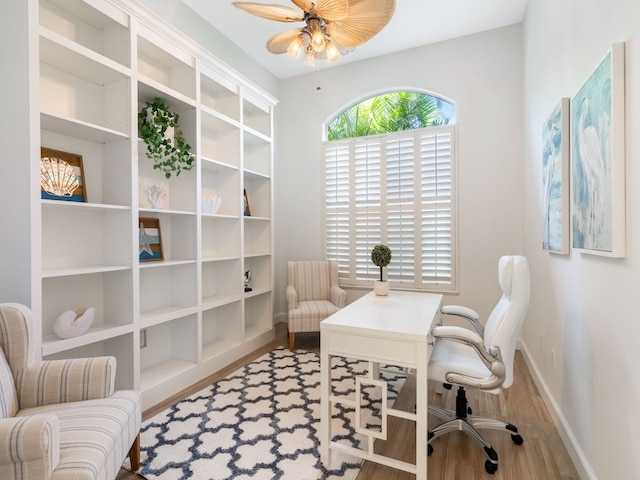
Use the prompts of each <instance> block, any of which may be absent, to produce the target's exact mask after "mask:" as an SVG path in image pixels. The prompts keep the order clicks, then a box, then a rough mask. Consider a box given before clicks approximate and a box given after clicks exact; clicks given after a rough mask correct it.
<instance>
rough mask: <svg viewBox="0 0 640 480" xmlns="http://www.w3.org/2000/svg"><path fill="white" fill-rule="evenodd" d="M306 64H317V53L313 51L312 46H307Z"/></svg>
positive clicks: (308, 65) (310, 65) (311, 65)
mask: <svg viewBox="0 0 640 480" xmlns="http://www.w3.org/2000/svg"><path fill="white" fill-rule="evenodd" d="M303 63H304V66H305V67H315V66H316V54H315V53H314V51H313V48H312V47H307V48H306V50H305V52H304V62H303Z"/></svg>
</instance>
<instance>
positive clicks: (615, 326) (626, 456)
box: [523, 0, 640, 480]
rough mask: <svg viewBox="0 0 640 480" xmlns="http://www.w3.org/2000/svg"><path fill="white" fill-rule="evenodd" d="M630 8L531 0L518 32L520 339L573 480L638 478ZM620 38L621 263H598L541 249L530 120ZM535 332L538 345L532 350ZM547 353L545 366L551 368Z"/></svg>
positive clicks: (598, 0) (636, 102)
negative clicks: (558, 425) (523, 276)
mask: <svg viewBox="0 0 640 480" xmlns="http://www.w3.org/2000/svg"><path fill="white" fill-rule="evenodd" d="M639 19H640V3H639V2H637V1H630V0H592V1H589V2H584V1H581V0H567V1H563V2H558V1H556V0H532V1H530V2H529V11H528V13H527V17H526V21H525V25H524V29H523V32H524V35H523V37H524V40H523V42H524V53H523V56H524V59H525V69H524V70H525V79H524V84H525V107H524V117H523V118H524V178H525V179H526V181H525V184H524V219H525V222H524V227H523V231H524V235H523V239H524V251H525V254H526V255H527V256H528V257H529V260H530V263H531V272H532V280H533V281H532V287H533V291H532V297H531V298H532V302H531V307H530V312H529V316H528V320H527V322H526V323H525V325H524V328H523V339H524V342H525V344H526V348H527V351H528V354H529V355H530V356H531V358H532V361H533V363H534V366H535V368H536V369H537V370H538V373H539V374H540V375H541V377H542V378H543V382H544V385H543V386H544V387H545V388H546V390H547V394H548V395H549V396H550V398H551V400H552V402H553V404H555V407H556V408H558V411H559V415H560V419H561V420H562V421H564V422H566V424H567V426H568V429H567V434H568V435H569V436H573V440H574V441H575V444H576V445H577V446H578V451H577V454H578V455H581V456H582V459H581V461H582V463H583V464H584V465H585V467H584V472H583V473H584V478H599V479H601V480H607V479H631V478H634V479H636V478H640V456H639V455H638V452H639V451H640V436H639V435H638V434H637V431H636V430H635V427H636V424H637V417H636V412H637V409H638V403H639V401H640V376H639V375H636V369H637V368H638V366H639V365H640V348H638V338H640V322H639V321H638V315H637V309H636V308H635V307H636V300H637V299H636V295H638V287H639V286H640V265H639V264H638V220H637V219H638V207H637V205H638V204H639V201H640V194H639V193H638V188H637V186H638V185H640V170H639V169H638V168H637V164H638V161H637V160H638V153H639V152H638V146H639V144H638V135H637V130H638V128H639V127H640V124H639V114H640V97H639V95H638V92H640V87H639V85H638V82H639V80H640V76H639V70H638V69H639V66H640V62H639V60H640V51H639V50H638V48H637V45H638V43H637V42H638V41H639V40H640V30H639V29H638V20H639ZM619 41H626V96H627V101H626V107H627V112H626V122H627V123H626V138H627V142H626V147H627V171H626V174H627V177H626V184H627V202H626V208H627V213H626V217H627V222H626V227H627V256H626V258H624V259H617V260H616V259H607V258H602V257H596V256H590V255H583V254H580V253H575V252H572V253H571V255H569V256H558V255H553V254H548V253H546V252H544V251H543V250H542V249H541V239H542V228H541V222H540V221H539V219H541V218H542V213H541V205H542V200H541V181H540V179H541V178H542V170H541V163H542V162H541V158H542V149H541V138H542V124H543V122H544V121H545V119H546V118H547V117H548V115H549V114H550V113H551V111H552V110H553V108H554V107H555V105H556V104H557V103H558V102H559V100H560V98H561V97H564V96H569V97H570V96H572V95H574V94H575V93H576V92H577V91H578V89H579V88H580V87H581V86H582V84H583V82H584V81H585V80H586V79H587V78H588V76H589V75H590V74H591V72H592V71H593V70H594V69H595V67H596V66H597V65H598V64H599V63H600V61H601V60H602V59H603V58H604V56H605V55H606V53H607V51H608V50H609V49H610V48H611V44H612V43H614V42H619ZM540 335H543V344H542V347H540ZM551 349H555V351H556V358H557V363H556V367H555V368H553V366H552V365H551V363H552V362H551V357H552V353H551Z"/></svg>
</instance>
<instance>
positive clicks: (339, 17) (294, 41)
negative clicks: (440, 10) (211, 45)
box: [232, 0, 396, 66]
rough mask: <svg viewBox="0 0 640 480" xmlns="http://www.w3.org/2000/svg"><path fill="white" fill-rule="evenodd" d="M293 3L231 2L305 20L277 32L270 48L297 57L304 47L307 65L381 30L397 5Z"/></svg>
mask: <svg viewBox="0 0 640 480" xmlns="http://www.w3.org/2000/svg"><path fill="white" fill-rule="evenodd" d="M291 2H292V3H293V4H294V5H296V6H297V7H298V8H300V9H302V12H300V11H298V10H295V9H293V8H290V7H285V6H282V5H273V4H262V3H256V2H232V4H233V5H234V6H235V7H237V8H239V9H240V10H244V11H245V12H247V13H250V14H252V15H256V16H258V17H262V18H266V19H269V20H276V21H278V22H304V25H303V26H302V27H300V28H293V29H291V30H285V31H284V32H280V33H277V34H276V35H274V36H273V37H271V38H270V39H269V40H267V50H269V51H270V52H271V53H275V54H280V53H285V52H288V53H289V54H290V55H291V56H292V57H294V58H297V57H298V55H299V54H300V52H302V51H304V54H305V60H304V63H305V65H310V66H314V65H315V60H316V59H327V60H329V61H330V62H332V61H334V60H336V59H337V58H339V57H340V55H345V54H347V53H349V52H351V51H352V50H353V49H354V48H355V47H357V46H358V45H362V44H363V43H365V42H366V41H368V40H370V39H371V38H372V37H374V36H375V35H376V34H377V33H378V32H380V30H382V29H383V28H384V27H385V25H386V24H387V23H389V20H391V17H392V16H393V12H394V10H395V8H396V1H395V0H316V1H311V0H291Z"/></svg>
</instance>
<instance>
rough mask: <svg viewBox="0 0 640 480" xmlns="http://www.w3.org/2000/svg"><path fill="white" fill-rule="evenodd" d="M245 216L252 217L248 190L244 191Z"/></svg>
mask: <svg viewBox="0 0 640 480" xmlns="http://www.w3.org/2000/svg"><path fill="white" fill-rule="evenodd" d="M244 216H245V217H250V216H251V208H250V207H249V197H247V189H246V188H245V189H244Z"/></svg>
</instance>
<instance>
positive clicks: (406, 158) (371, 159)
mask: <svg viewBox="0 0 640 480" xmlns="http://www.w3.org/2000/svg"><path fill="white" fill-rule="evenodd" d="M454 132H455V130H454V127H452V126H447V127H430V128H426V129H420V130H409V131H403V132H398V133H392V134H387V135H381V136H372V137H357V138H352V139H349V140H340V141H333V142H325V144H324V153H325V163H326V177H325V247H326V256H327V258H328V259H331V260H336V261H337V262H338V270H339V276H340V279H341V283H342V284H343V285H353V286H357V285H370V283H371V280H374V279H377V278H379V276H380V270H379V268H378V267H376V266H375V265H373V263H372V262H371V249H372V248H373V247H374V245H376V244H378V243H384V244H387V245H389V247H390V248H391V251H392V260H391V263H390V264H389V267H388V279H389V281H390V282H391V283H392V286H394V287H396V288H406V289H417V290H430V291H451V290H454V289H455V288H456V284H455V278H454V272H455V268H454V263H455V262H454V260H455V250H454V228H453V227H454V218H455V215H454V205H453V185H454V184H453V181H452V180H453V172H454V168H453V165H454V149H453V145H454Z"/></svg>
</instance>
